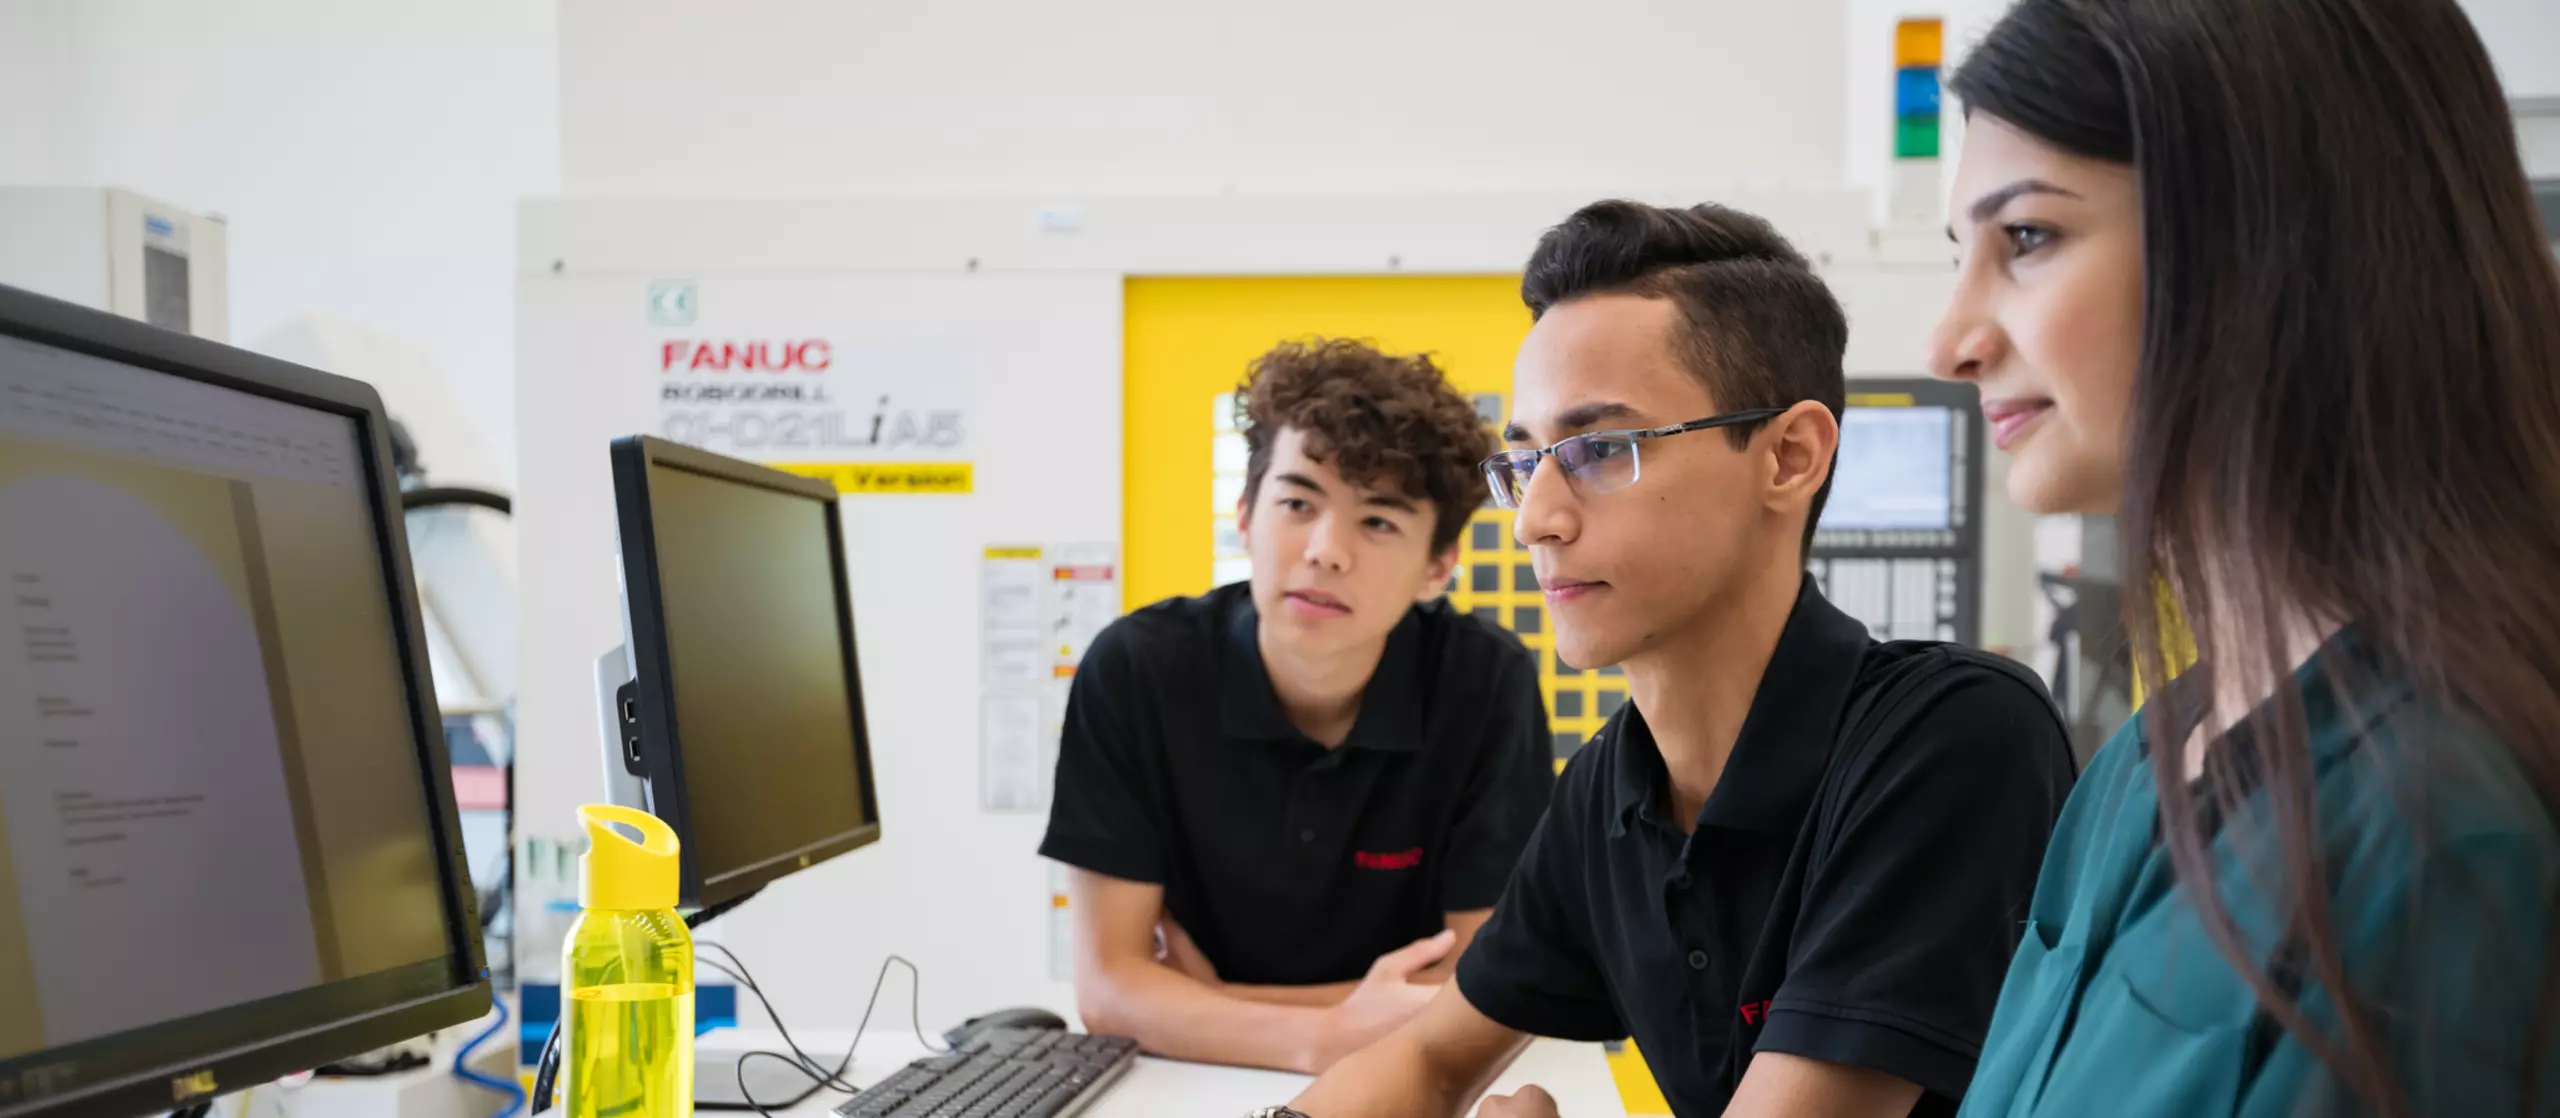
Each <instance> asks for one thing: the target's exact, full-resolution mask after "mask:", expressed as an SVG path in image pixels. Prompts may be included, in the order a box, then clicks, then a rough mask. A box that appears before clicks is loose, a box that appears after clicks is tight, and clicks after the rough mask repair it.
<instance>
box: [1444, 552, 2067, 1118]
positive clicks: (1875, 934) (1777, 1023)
mask: <svg viewBox="0 0 2560 1118" xmlns="http://www.w3.org/2000/svg"><path fill="white" fill-rule="evenodd" d="M2072 775H2073V763H2072V757H2071V748H2070V743H2069V741H2068V739H2067V738H2066V737H2065V735H2064V731H2063V727H2062V723H2061V719H2060V717H2059V716H2058V715H2057V714H2056V713H2055V711H2054V709H2053V705H2052V702H2051V700H2049V699H2048V698H2047V697H2046V695H2045V692H2044V688H2043V685H2042V684H2041V683H2039V682H2037V680H2036V679H2035V677H2034V676H2032V675H2030V674H2028V673H2027V671H2026V670H2025V669H2024V668H2021V667H2019V666H2018V665H2016V664H2014V663H2011V662H2009V661H2007V660H2004V659H2001V658H1999V657H1996V656H1992V655H1990V654H1988V653H1984V652H1977V651H1974V650H1971V649H1966V648H1962V647H1958V646H1953V645H1941V644H1934V643H1922V642H1909V643H1895V644H1877V643H1876V642H1874V641H1873V640H1871V639H1869V638H1868V636H1867V631H1866V626H1864V625H1863V624H1861V623H1859V622H1858V621H1857V620H1855V619H1853V618H1851V617H1849V616H1848V615H1846V614H1844V613H1841V612H1840V611H1839V610H1838V609H1837V608H1835V607H1834V606H1832V605H1831V603H1829V602H1827V601H1825V600H1823V598H1822V595H1821V594H1819V593H1817V592H1816V591H1815V590H1814V589H1813V588H1812V586H1811V584H1810V582H1808V583H1807V584H1806V585H1805V586H1804V587H1803V589H1802V590H1801V591H1800V592H1799V595H1798V597H1797V601H1796V607H1795V611H1794V612H1793V613H1792V614H1791V615H1790V616H1789V617H1788V619H1787V625H1786V629H1785V631H1784V632H1783V633H1782V634H1781V635H1780V636H1779V638H1778V645H1777V649H1776V651H1775V652H1774V653H1773V654H1772V655H1771V657H1770V660H1769V666H1768V668H1767V670H1766V672H1765V673H1764V674H1763V675H1762V677H1761V681H1760V688H1759V691H1758V692H1757V693H1756V694H1755V695H1754V697H1753V699H1752V702H1751V712H1750V714H1749V715H1748V716H1747V717H1746V719H1745V720H1744V722H1743V726H1742V732H1741V734H1740V736H1739V737H1738V738H1737V739H1736V740H1735V742H1734V747H1733V753H1732V755H1731V756H1730V757H1729V758H1728V759H1727V760H1726V762H1725V767H1724V772H1723V774H1722V775H1721V777H1720V778H1719V779H1718V780H1717V782H1716V787H1715V791H1714V792H1712V793H1710V794H1709V796H1708V798H1707V802H1706V805H1705V806H1704V807H1703V808H1702V809H1701V810H1700V811H1699V813H1698V818H1697V820H1696V827H1695V831H1694V833H1691V834H1683V833H1682V831H1681V828H1680V827H1679V826H1678V824H1677V823H1676V822H1675V821H1674V820H1672V819H1671V818H1670V817H1669V816H1668V815H1667V813H1666V808H1667V806H1668V804H1669V803H1670V796H1669V794H1668V793H1669V787H1670V782H1669V776H1668V773H1667V772H1666V770H1665V769H1664V767H1663V762H1662V754H1661V752H1660V750H1658V749H1657V748H1656V747H1655V745H1654V741H1653V735H1652V733H1651V732H1650V731H1649V730H1647V729H1646V727H1645V724H1644V718H1643V716H1642V715H1641V714H1640V713H1638V712H1637V710H1636V708H1635V707H1634V706H1633V705H1629V706H1627V707H1625V708H1624V709H1622V710H1621V711H1620V712H1619V713H1618V715H1617V716H1616V717H1615V718H1614V719H1612V720H1611V721H1610V723H1609V724H1608V725H1607V726H1605V727H1603V728H1602V729H1601V731H1600V734H1599V735H1598V736H1597V737H1595V738H1593V739H1592V743H1591V745H1590V746H1588V747H1586V748H1585V749H1583V750H1582V752H1580V753H1579V754H1577V755H1576V756H1575V757H1574V759H1573V761H1572V763H1571V764H1569V765H1567V766H1566V767H1565V772H1564V776H1563V777H1562V778H1560V779H1559V780H1558V781H1557V782H1556V794H1555V801H1554V805H1553V806H1552V808H1551V809H1550V810H1549V812H1548V814H1547V818H1546V820H1545V821H1544V822H1543V823H1542V824H1540V826H1539V830H1538V834H1537V835H1536V836H1535V837H1534V838H1532V839H1531V840H1530V844H1529V850H1528V852H1527V853H1526V854H1525V855H1523V856H1522V858H1521V861H1520V868H1519V870H1518V872H1517V873H1515V874H1514V875H1513V877H1512V880H1511V887H1510V889H1509V890H1508V891H1507V892H1505V893H1504V894H1503V897H1502V903H1501V904H1500V906H1498V907H1497V908H1496V909H1495V910H1494V915H1493V919H1492V920H1491V921H1489V922H1488V923H1486V925H1485V927H1484V930H1483V931H1481V932H1479V933H1477V935H1476V939H1475V943H1474V945H1473V946H1471V947H1470V948H1469V949H1468V951H1467V954H1466V956H1465V958H1463V959H1461V960H1460V961H1459V964H1458V987H1459V989H1460V990H1461V991H1463V992H1464V993H1465V994H1466V997H1467V1000H1468V1002H1470V1003H1471V1004H1473V1005H1474V1006H1475V1007H1476V1009H1477V1010H1478V1011H1480V1012H1482V1013H1483V1014H1484V1015H1485V1016H1487V1017H1490V1018H1492V1019H1493V1020H1495V1021H1498V1022H1500V1023H1502V1024H1504V1025H1506V1026H1509V1027H1511V1028H1513V1029H1518V1030H1520V1031H1522V1032H1527V1033H1535V1034H1539V1035H1543V1036H1555V1037H1565V1038H1569V1039H1576V1040H1612V1039H1616V1038H1618V1037H1623V1036H1629V1035H1632V1036H1634V1037H1635V1040H1636V1044H1637V1046H1638V1047H1639V1048H1641V1049H1643V1051H1644V1054H1645V1060H1646V1062H1647V1063H1648V1064H1649V1065H1650V1066H1651V1067H1652V1069H1653V1073H1654V1078H1655V1080H1656V1081H1657V1082H1658V1083H1659V1084H1660V1085H1661V1087H1662V1089H1663V1093H1664V1095H1665V1096H1667V1097H1668V1098H1669V1099H1670V1101H1671V1104H1672V1109H1673V1110H1674V1111H1676V1112H1677V1113H1679V1114H1681V1115H1684V1116H1699V1115H1716V1114H1722V1113H1723V1112H1724V1109H1725V1105H1726V1104H1727V1103H1728V1102H1730V1101H1731V1100H1732V1098H1733V1091H1734V1088H1735V1087H1736V1086H1737V1085H1739V1084H1740V1082H1741V1080H1742V1075H1743V1071H1744V1069H1745V1068H1746V1067H1747V1066H1748V1065H1749V1064H1750V1062H1751V1057H1752V1055H1753V1054H1754V1053H1756V1052H1784V1053H1788V1054H1791V1055H1796V1056H1803V1057H1806V1058H1809V1059H1815V1060H1823V1061H1828V1062H1831V1063H1840V1064H1850V1065H1855V1066H1858V1067H1865V1068H1873V1069H1875V1070H1878V1071H1883V1072H1886V1073H1889V1074H1892V1075H1894V1076H1897V1077H1900V1078H1902V1079H1904V1080H1907V1081H1909V1082H1912V1083H1916V1084H1919V1085H1920V1086H1921V1088H1923V1090H1924V1091H1925V1093H1924V1094H1923V1096H1922V1097H1921V1101H1920V1104H1919V1106H1918V1107H1917V1108H1915V1109H1914V1111H1913V1113H1915V1114H1920V1115H1944V1114H1952V1113H1954V1111H1955V1107H1956V1103H1957V1101H1958V1100H1959V1099H1960V1098H1961V1097H1962V1096H1963V1094H1964V1088H1965V1084H1966V1083H1967V1082H1968V1081H1970V1080H1971V1079H1972V1077H1973V1063H1974V1059H1975V1058H1976V1057H1977V1056H1979V1055H1980V1054H1981V1048H1982V1037H1983V1033H1984V1031H1985V1030H1986V1029H1987V1028H1988V1027H1989V1025H1990V1021H1991V1007H1992V1004H1993V1003H1994V1002H1995V1001H1996V1000H1997V999H1998V996H1999V993H2000V982H2001V978H2002V977H2003V976H2004V975H2005V974H2006V973H2007V971H2008V966H2009V956H2010V954H2011V952H2012V951H2014V950H2015V949H2016V947H2017V942H2018V934H2019V921H2020V920H2022V919H2024V918H2025V915H2026V907H2027V901H2028V898H2029V897H2030V896H2031V895H2032V894H2033V893H2034V889H2035V879H2036V872H2037V869H2038V867H2039V866H2040V865H2041V863H2042V861H2043V858H2044V848H2045V841H2046V839H2047V838H2049V837H2050V836H2051V834H2052V831H2053V826H2054V821H2055V819H2056V818H2057V817H2058V816H2059V815H2060V813H2061V810H2062V801H2063V798H2064V797H2065V795H2066V794H2068V793H2069V791H2070V788H2071V781H2072Z"/></svg>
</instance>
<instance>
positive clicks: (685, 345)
mask: <svg viewBox="0 0 2560 1118" xmlns="http://www.w3.org/2000/svg"><path fill="white" fill-rule="evenodd" d="M835 359H836V351H835V346H834V345H833V344H831V343H829V342H828V341H827V340H826V339H825V338H809V339H806V340H800V341H784V340H773V341H761V340H759V341H743V342H741V341H700V340H696V339H691V338H676V339H671V340H668V341H665V342H661V343H659V344H658V371H659V372H662V373H672V372H675V371H676V370H677V369H679V368H682V369H683V370H685V371H686V372H703V371H706V370H707V371H710V372H715V373H730V372H740V373H748V372H754V373H787V372H791V371H793V370H798V371H800V372H804V373H823V372H825V371H827V368H828V367H829V366H831V365H833V364H835Z"/></svg>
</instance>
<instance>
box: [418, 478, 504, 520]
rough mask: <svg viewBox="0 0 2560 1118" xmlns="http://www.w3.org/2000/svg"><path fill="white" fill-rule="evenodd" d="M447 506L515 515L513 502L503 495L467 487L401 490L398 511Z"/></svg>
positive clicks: (446, 486)
mask: <svg viewBox="0 0 2560 1118" xmlns="http://www.w3.org/2000/svg"><path fill="white" fill-rule="evenodd" d="M448 505H474V506H478V507H480V508H484V509H493V510H495V511H498V512H503V513H506V514H507V515H509V516H513V515H515V502H514V501H512V500H509V499H508V497H507V495H506V494H504V493H499V492H496V491H493V490H488V489H474V488H472V487H470V486H467V485H424V486H420V487H418V488H416V489H407V490H402V491H401V493H400V511H402V512H416V511H418V510H420V509H434V508H444V507H446V506H448Z"/></svg>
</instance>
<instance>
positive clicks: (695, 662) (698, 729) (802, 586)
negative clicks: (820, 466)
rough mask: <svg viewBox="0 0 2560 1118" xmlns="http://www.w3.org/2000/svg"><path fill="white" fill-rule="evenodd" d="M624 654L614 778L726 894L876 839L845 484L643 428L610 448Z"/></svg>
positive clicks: (619, 658)
mask: <svg viewBox="0 0 2560 1118" xmlns="http://www.w3.org/2000/svg"><path fill="white" fill-rule="evenodd" d="M612 459H613V484H614V506H615V512H616V515H617V517H618V518H619V530H620V542H621V550H622V589H623V607H624V608H623V615H624V616H623V621H624V629H623V636H624V641H625V645H624V649H623V650H617V652H616V653H609V654H607V655H606V657H605V658H604V660H603V661H601V662H600V663H599V665H598V671H599V684H600V686H599V687H598V692H599V695H600V697H601V698H602V699H603V700H604V702H605V708H604V712H603V713H604V719H605V729H606V738H605V740H606V743H607V745H606V762H605V768H606V778H607V783H608V785H609V786H618V789H619V790H618V791H616V792H615V793H614V795H613V798H614V799H615V800H617V801H618V802H624V803H630V804H633V805H634V806H639V807H642V808H643V809H645V810H647V811H648V812H650V813H651V814H653V815H656V816H657V817H658V818H660V819H662V820H665V821H666V823H667V825H668V826H670V827H673V828H674V829H675V832H676V836H677V838H678V839H679V840H680V841H681V842H682V843H683V856H682V859H681V861H682V867H683V868H682V873H683V885H682V890H681V891H682V895H683V903H685V904H688V905H701V906H711V905H717V904H722V903H725V902H728V901H731V900H734V899H737V898H739V897H742V896H745V895H746V894H748V893H751V892H753V891H755V890H756V889H758V888H761V887H763V886H764V885H765V884H767V883H768V882H771V881H773V880H775V879H776V878H780V877H782V876H784V875H787V874H791V873H795V872H798V871H800V870H803V869H807V868H808V867H810V866H812V865H815V864H817V863H819V862H823V861H825V860H827V859H829V858H833V857H835V856H837V855H839V854H843V853H845V852H847V851H850V850H854V849H857V848H859V847H862V846H864V845H867V844H869V843H871V842H874V841H877V840H878V839H879V837H880V810H879V802H878V799H877V798H876V796H875V794H874V792H873V790H872V782H871V740H870V734H869V732H868V731H867V729H866V727H865V724H864V719H863V703H862V671H861V666H860V664H859V662H858V661H857V659H856V657H855V651H854V630H853V602H852V598H851V591H850V585H851V584H850V583H849V582H848V581H847V579H846V576H845V553H844V528H843V523H842V520H841V517H840V514H839V511H838V509H837V505H836V491H835V487H834V486H832V485H830V484H828V483H826V482H824V481H817V480H813V479H809V478H803V477H798V476H795V475H792V474H787V473H783V472H781V471H779V470H774V469H769V468H767V467H764V466H759V465H757V464H755V463H752V462H742V461H739V460H738V459H735V458H726V457H723V456H721V455H717V454H712V453H710V452H708V451H703V450H697V449H694V448H692V447H688V446H684V445H681V444H678V443H672V442H668V441H666V440H664V439H658V438H654V437H649V436H636V437H633V438H627V439H622V440H619V441H617V442H615V443H614V444H613V447H612Z"/></svg>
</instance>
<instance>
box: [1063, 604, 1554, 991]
mask: <svg viewBox="0 0 2560 1118" xmlns="http://www.w3.org/2000/svg"><path fill="white" fill-rule="evenodd" d="M1258 623H1259V619H1258V615H1257V614H1256V612H1255V610H1254V606H1253V598H1252V595H1251V593H1250V587H1249V586H1248V585H1247V584H1243V583H1238V584H1236V585H1232V586H1226V587H1221V588H1219V589H1217V590H1214V591H1211V592H1209V593H1208V594H1206V595H1204V596H1201V597H1198V598H1176V599H1173V600H1170V601H1165V602H1159V603H1157V604H1155V605H1152V606H1149V607H1147V608H1145V609H1143V610H1140V611H1138V612H1136V613H1133V614H1130V615H1129V616H1127V617H1124V618H1121V619H1120V620H1119V621H1117V622H1115V623H1113V624H1112V626H1111V627H1110V628H1108V629H1105V630H1104V631H1103V632H1102V635H1101V636H1100V637H1099V638H1098V639H1096V640H1095V641H1094V643H1093V646H1092V647H1091V648H1090V649H1088V650H1087V651H1086V652H1085V656H1084V660H1083V662H1082V663H1081V664H1080V665H1079V666H1078V668H1077V669H1076V679H1075V686H1074V689H1073V691H1072V692H1071V694H1070V697H1069V698H1068V700H1067V716H1066V726H1065V730H1064V732H1063V734H1062V735H1061V737H1060V740H1059V743H1058V779H1057V791H1056V793H1055V795H1054V796H1053V797H1052V799H1051V806H1050V809H1049V834H1048V837H1047V839H1046V840H1044V841H1043V842H1042V843H1041V844H1040V853H1041V855H1042V856H1044V857H1047V858H1052V859H1055V860H1057V861H1061V862H1065V863H1067V864H1069V865H1073V866H1080V867H1083V868H1085V869H1088V870H1092V871H1094V872H1096V873H1101V874H1107V875H1109V876H1112V877H1117V878H1121V879H1123V880H1127V881H1141V882H1148V883H1152V884H1160V885H1162V886H1164V896H1165V908H1166V910H1167V911H1168V912H1169V913H1171V914H1172V916H1173V918H1174V919H1175V920H1177V921H1179V922H1180V923H1181V924H1182V927H1183V929H1184V930H1185V931H1187V932H1189V933H1190V934H1191V937H1192V939H1193V941H1194V942H1196V943H1198V944H1199V945H1200V949H1201V951H1202V952H1203V953H1204V954H1206V955H1207V956H1208V957H1209V961H1210V962H1211V963H1213V964H1215V965H1216V966H1217V968H1218V977H1219V978H1221V979H1223V980H1225V981H1228V982H1237V983H1245V984H1251V985H1285V986H1300V985H1314V984H1319V983H1327V982H1347V981H1351V980H1354V979H1357V978H1359V977H1361V976H1362V975H1363V974H1365V973H1367V971H1368V969H1369V964H1370V963H1372V962H1374V961H1376V959H1377V957H1378V956H1380V955H1383V954H1385V953H1387V952H1389V951H1393V950H1395V949H1396V948H1399V947H1403V946H1405V945H1406V944H1408V943H1411V942H1413V941H1414V940H1417V939H1421V938H1423V937H1425V936H1429V935H1431V934H1433V933H1435V932H1438V931H1439V930H1440V929H1441V927H1442V926H1443V925H1444V924H1445V923H1446V921H1445V920H1444V914H1446V913H1450V912H1466V911H1471V910H1475V909H1483V908H1491V907H1492V906H1493V902H1494V900H1495V899H1496V898H1498V897H1500V896H1501V895H1502V890H1503V887H1504V884H1505V882H1506V881H1507V880H1508V879H1509V878H1510V875H1511V869H1512V866H1513V865H1514V864H1515V863H1517V862H1518V861H1519V858H1520V850H1521V847H1522V846H1523V845H1525V844H1526V843H1527V842H1528V838H1529V833H1530V831H1531V829H1532V828H1534V827H1535V826H1536V824H1537V821H1538V816H1539V814H1540V813H1541V812H1543V811H1544V810H1545V809H1546V804H1547V798H1548V794H1549V792H1550V791H1551V790H1552V789H1553V787H1554V783H1555V775H1554V762H1553V761H1552V760H1551V757H1552V753H1551V745H1550V740H1551V739H1550V737H1549V735H1548V732H1547V716H1546V707H1545V705H1544V704H1543V703H1542V702H1541V701H1540V698H1539V694H1538V675H1537V664H1536V662H1535V661H1534V660H1532V659H1531V658H1530V655H1529V653H1528V651H1527V650H1526V649H1524V648H1522V647H1521V645H1520V641H1519V639H1518V638H1516V637H1514V636H1512V635H1511V634H1510V633H1508V632H1505V631H1503V630H1502V629H1500V628H1498V627H1496V626H1494V625H1491V624H1488V623H1486V622H1483V621H1479V620H1476V619H1475V618H1472V617H1469V616H1467V615H1465V614H1461V613H1458V612H1456V611H1454V610H1451V609H1450V608H1449V607H1448V606H1447V604H1445V603H1441V602H1434V603H1432V604H1430V605H1423V606H1416V607H1414V608H1413V609H1412V610H1411V611H1410V612H1408V613H1407V614H1406V615H1405V618H1404V620H1403V621H1401V622H1399V623H1398V624H1397V625H1396V627H1395V629H1394V631H1393V632H1392V633H1391V634H1390V635H1389V636H1388V638H1387V644H1386V650H1385V652H1384V653H1383V654H1382V655H1381V656H1380V658H1379V661H1378V668H1377V672H1376V674H1374V675H1372V676H1371V677H1370V679H1369V686H1368V689H1367V690H1366V691H1363V692H1362V693H1361V698H1360V714H1359V718H1358V720H1357V721H1356V722H1355V723H1354V724H1353V726H1352V728H1351V734H1350V736H1349V737H1348V738H1347V739H1345V740H1344V742H1343V743H1342V745H1341V746H1340V747H1338V748H1334V749H1326V748H1325V747H1323V746H1321V745H1318V744H1316V743H1315V742H1312V741H1309V740H1308V739H1307V737H1306V735H1304V734H1301V733H1299V732H1298V730H1297V728H1296V727H1295V726H1292V725H1291V724H1290V723H1289V720H1288V719H1287V718H1286V717H1285V716H1283V715H1282V714H1281V712H1280V705H1279V702H1278V700H1277V699H1275V698H1274V697H1273V696H1272V693H1271V677H1270V676H1269V675H1268V674H1266V673H1265V672H1264V671H1263V666H1262V654H1261V652H1260V646H1259V644H1258V643H1257V640H1256V630H1257V625H1258Z"/></svg>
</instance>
